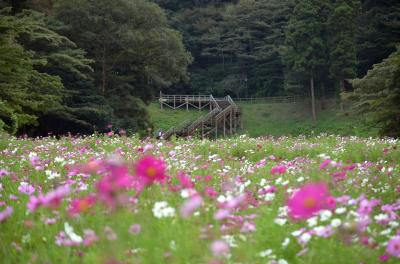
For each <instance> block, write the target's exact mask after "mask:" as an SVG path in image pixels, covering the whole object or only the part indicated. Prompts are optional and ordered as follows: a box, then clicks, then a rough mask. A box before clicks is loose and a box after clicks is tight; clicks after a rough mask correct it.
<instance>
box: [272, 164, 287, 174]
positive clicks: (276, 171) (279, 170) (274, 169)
mask: <svg viewBox="0 0 400 264" xmlns="http://www.w3.org/2000/svg"><path fill="white" fill-rule="evenodd" d="M285 172H286V167H285V166H284V165H276V166H274V167H272V169H271V174H284V173H285Z"/></svg>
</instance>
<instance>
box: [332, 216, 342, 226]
mask: <svg viewBox="0 0 400 264" xmlns="http://www.w3.org/2000/svg"><path fill="white" fill-rule="evenodd" d="M341 224H342V220H340V219H338V218H335V219H332V221H331V226H332V227H338V226H340V225H341Z"/></svg>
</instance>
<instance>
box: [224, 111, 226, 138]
mask: <svg viewBox="0 0 400 264" xmlns="http://www.w3.org/2000/svg"><path fill="white" fill-rule="evenodd" d="M225 117H226V115H225V114H224V137H226V133H225V129H226V119H225Z"/></svg>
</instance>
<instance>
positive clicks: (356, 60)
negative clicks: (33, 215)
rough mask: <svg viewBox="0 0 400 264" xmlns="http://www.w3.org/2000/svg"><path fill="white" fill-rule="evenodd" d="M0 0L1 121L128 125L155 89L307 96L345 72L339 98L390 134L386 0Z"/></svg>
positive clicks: (393, 119)
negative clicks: (342, 96) (0, 1)
mask: <svg viewBox="0 0 400 264" xmlns="http://www.w3.org/2000/svg"><path fill="white" fill-rule="evenodd" d="M0 7H5V9H3V10H2V11H1V12H2V14H1V18H0V42H1V43H0V44H1V48H0V93H1V94H0V120H2V121H1V123H0V126H2V127H3V128H4V129H6V130H7V131H9V132H12V133H15V132H17V133H29V134H31V135H43V134H45V133H48V132H53V133H57V134H61V133H66V132H67V131H70V132H72V133H92V132H93V131H95V130H96V131H102V130H103V129H104V128H105V127H106V124H108V123H110V124H113V125H114V127H116V128H121V129H126V130H128V132H129V131H131V132H138V131H140V130H143V129H145V128H147V127H150V126H151V124H150V123H149V121H148V117H147V113H146V110H145V104H146V103H148V102H149V101H150V100H151V99H152V98H153V97H154V95H156V94H157V93H158V91H160V90H162V91H163V92H165V93H183V94H192V93H193V94H213V95H216V96H225V95H227V94H230V95H231V96H232V97H253V96H254V97H258V96H277V95H289V94H301V95H304V94H305V95H309V96H310V98H311V99H312V100H311V101H312V102H313V105H315V102H314V98H315V97H317V96H320V97H324V96H325V95H327V94H336V95H338V94H339V93H341V92H345V91H346V90H349V91H353V90H352V89H353V88H352V87H351V85H350V84H354V88H355V91H354V92H353V93H351V95H349V96H347V98H349V99H352V100H355V101H356V102H357V104H356V105H355V108H356V110H357V111H359V112H360V113H364V112H365V113H369V114H368V115H367V117H368V118H369V121H370V122H371V123H374V124H379V126H381V127H382V134H384V135H394V136H396V135H399V134H400V132H399V130H400V119H399V118H400V110H399V108H400V106H399V104H400V103H398V102H399V80H398V78H399V77H398V76H400V70H399V68H400V65H399V51H396V46H397V45H399V42H400V2H399V1H397V0H384V1H382V0H381V1H379V0H240V1H233V0H225V1H224V0H154V1H145V0H115V1H106V0H97V1H94V0H70V1H61V0H25V1H8V2H7V1H6V2H4V3H3V4H2V5H1V4H0ZM373 65H375V67H373ZM369 70H370V72H368V71H369ZM367 73H368V74H367ZM357 78H358V79H357ZM353 79H357V80H355V81H351V80H353ZM312 110H313V111H312V114H313V117H314V119H315V120H316V113H315V108H314V107H312Z"/></svg>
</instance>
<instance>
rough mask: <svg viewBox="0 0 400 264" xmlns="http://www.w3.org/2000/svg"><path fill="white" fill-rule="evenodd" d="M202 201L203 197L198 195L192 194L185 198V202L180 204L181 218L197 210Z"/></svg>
mask: <svg viewBox="0 0 400 264" xmlns="http://www.w3.org/2000/svg"><path fill="white" fill-rule="evenodd" d="M202 203H203V198H201V196H200V195H194V196H192V197H190V198H189V199H187V200H186V202H185V203H184V204H183V205H182V206H181V208H180V213H181V216H182V217H183V218H188V217H189V216H191V215H192V214H193V213H194V211H196V210H197V208H199V207H200V206H201V204H202Z"/></svg>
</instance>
